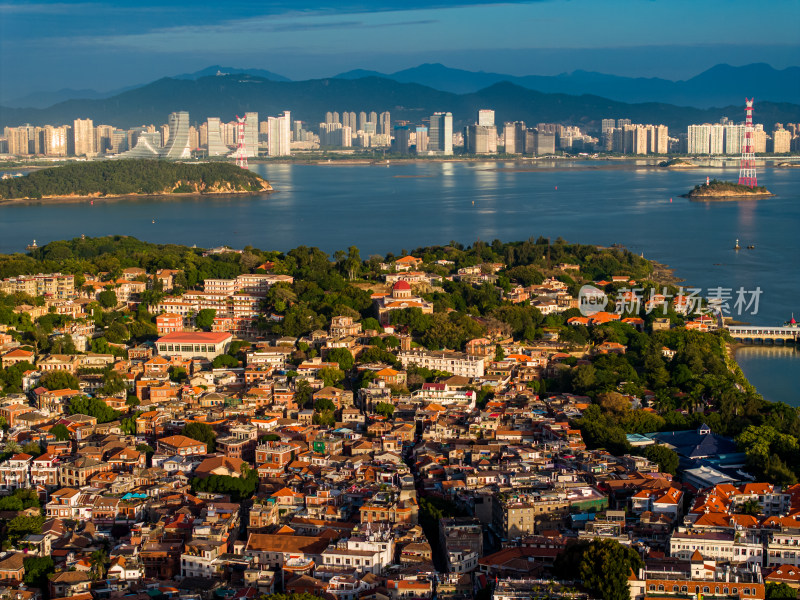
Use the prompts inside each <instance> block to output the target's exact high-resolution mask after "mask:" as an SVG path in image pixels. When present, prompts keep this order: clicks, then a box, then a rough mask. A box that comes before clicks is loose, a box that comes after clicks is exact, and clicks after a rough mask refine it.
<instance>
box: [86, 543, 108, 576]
mask: <svg viewBox="0 0 800 600" xmlns="http://www.w3.org/2000/svg"><path fill="white" fill-rule="evenodd" d="M107 562H108V555H107V554H106V551H105V550H95V551H94V552H92V553H91V554H90V555H89V564H90V565H91V566H90V568H89V573H90V574H91V576H92V579H94V580H95V581H97V580H98V579H102V578H103V576H104V575H105V574H106V563H107Z"/></svg>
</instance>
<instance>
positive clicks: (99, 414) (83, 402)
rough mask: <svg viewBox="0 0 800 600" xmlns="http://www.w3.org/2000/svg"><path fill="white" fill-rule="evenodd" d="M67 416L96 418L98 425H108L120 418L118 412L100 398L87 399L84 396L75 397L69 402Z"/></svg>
mask: <svg viewBox="0 0 800 600" xmlns="http://www.w3.org/2000/svg"><path fill="white" fill-rule="evenodd" d="M69 414H71V415H89V416H91V417H94V418H96V419H97V422H98V423H109V422H110V421H116V420H117V419H119V417H120V412H119V411H116V410H114V409H113V408H111V407H110V406H109V405H108V404H106V403H105V402H104V401H103V400H101V399H100V398H87V397H86V396H77V397H75V398H72V400H70V404H69Z"/></svg>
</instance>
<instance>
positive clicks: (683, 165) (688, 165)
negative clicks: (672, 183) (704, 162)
mask: <svg viewBox="0 0 800 600" xmlns="http://www.w3.org/2000/svg"><path fill="white" fill-rule="evenodd" d="M658 166H659V167H661V168H662V169H696V168H697V165H696V164H694V163H693V162H691V161H689V160H686V159H683V158H673V159H670V160H663V161H661V162H660V163H658Z"/></svg>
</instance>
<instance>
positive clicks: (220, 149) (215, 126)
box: [206, 117, 230, 156]
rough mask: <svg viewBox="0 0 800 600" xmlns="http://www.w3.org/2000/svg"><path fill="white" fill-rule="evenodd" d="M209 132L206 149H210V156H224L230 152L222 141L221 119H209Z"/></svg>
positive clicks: (207, 125)
mask: <svg viewBox="0 0 800 600" xmlns="http://www.w3.org/2000/svg"><path fill="white" fill-rule="evenodd" d="M206 127H207V129H208V131H207V139H208V141H207V143H206V148H207V149H208V155H209V156H224V155H226V154H228V152H230V149H229V148H228V146H226V145H225V144H224V143H223V141H222V135H221V130H222V124H221V123H220V120H219V117H209V118H208V121H206Z"/></svg>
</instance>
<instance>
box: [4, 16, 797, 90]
mask: <svg viewBox="0 0 800 600" xmlns="http://www.w3.org/2000/svg"><path fill="white" fill-rule="evenodd" d="M748 10H750V11H751V12H750V18H749V19H748V18H743V15H745V14H747V11H748ZM798 18H800V3H799V2H798V1H797V0H770V1H769V2H764V3H753V2H747V1H745V0H670V1H664V0H540V1H534V2H504V3H499V2H480V3H477V2H468V1H467V2H465V1H447V0H444V1H440V2H423V1H421V0H374V1H367V0H351V1H345V2H317V1H314V0H297V1H290V0H282V1H280V2H259V1H242V0H231V1H226V2H207V1H202V0H201V1H195V2H189V1H186V0H180V1H174V0H173V1H170V0H166V1H164V2H153V1H152V0H144V1H140V2H137V1H130V0H126V1H116V2H83V1H79V2H64V1H61V2H23V1H20V0H10V1H9V0H5V1H3V0H0V87H1V88H2V90H3V91H2V96H3V97H6V98H8V97H14V96H21V95H23V94H25V93H28V92H31V91H34V90H55V89H60V88H63V87H71V88H93V89H96V90H100V91H105V90H110V89H115V88H119V87H122V86H127V85H132V84H137V83H145V82H148V81H152V80H154V79H157V78H159V77H163V76H168V75H174V74H178V73H183V72H187V71H195V70H198V69H201V68H203V67H206V66H208V65H211V64H221V65H225V66H233V67H254V68H263V69H268V70H271V71H274V72H276V73H280V74H283V75H285V76H287V77H290V78H292V79H304V78H310V77H325V76H330V75H333V74H336V73H339V72H342V71H347V70H350V69H355V68H364V69H375V70H379V71H385V72H391V71H396V70H399V69H404V68H408V67H412V66H415V65H417V64H420V63H423V62H441V63H444V64H446V65H448V66H452V67H457V68H464V69H470V70H486V71H497V72H505V73H511V74H515V75H526V74H541V75H549V74H557V73H561V72H565V71H572V70H575V69H586V70H592V71H600V72H605V73H614V74H619V75H629V76H650V77H666V78H669V79H682V78H687V77H691V76H692V75H695V74H697V73H699V72H701V71H702V70H704V69H706V68H708V67H710V66H713V65H714V64H717V63H721V62H727V63H730V64H734V65H741V64H747V63H751V62H767V63H770V64H771V65H773V66H774V67H776V68H784V67H787V66H792V65H797V64H800V38H798V36H797V31H796V23H797V22H798ZM783 24H785V26H784V25H783Z"/></svg>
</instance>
